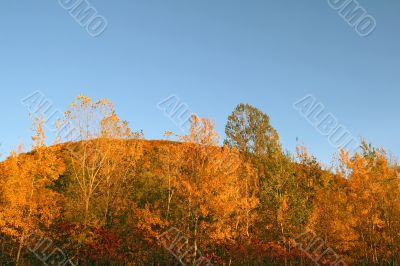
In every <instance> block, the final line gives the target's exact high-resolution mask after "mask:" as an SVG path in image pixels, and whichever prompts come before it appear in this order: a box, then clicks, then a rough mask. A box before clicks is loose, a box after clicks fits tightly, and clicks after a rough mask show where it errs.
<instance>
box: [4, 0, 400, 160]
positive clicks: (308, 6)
mask: <svg viewBox="0 0 400 266" xmlns="http://www.w3.org/2000/svg"><path fill="white" fill-rule="evenodd" d="M90 3H91V4H92V5H93V6H94V7H95V8H96V9H97V11H98V12H99V14H101V15H102V16H104V17H105V18H106V19H107V21H108V27H107V29H106V31H105V32H104V33H103V34H102V35H101V36H99V37H97V38H93V37H91V36H90V35H89V34H88V33H87V32H86V31H85V29H83V28H82V27H81V26H80V25H79V24H78V23H77V22H76V21H75V20H74V19H73V18H72V17H71V16H70V15H69V13H68V12H67V11H66V10H64V9H63V8H62V7H61V6H60V4H59V3H58V1H57V0H53V1H48V0H47V1H28V0H16V1H2V2H0V33H1V36H0V90H1V97H0V106H1V111H2V112H0V119H1V121H2V127H1V130H0V142H1V143H2V145H1V151H2V153H3V155H7V154H8V152H9V151H10V149H12V148H15V146H17V145H18V144H19V143H20V142H21V141H23V142H25V144H26V145H27V146H29V141H30V140H29V136H30V128H31V126H30V122H29V117H28V111H27V110H26V108H24V107H23V106H22V105H21V103H20V100H21V99H22V98H24V97H25V96H26V95H28V94H30V93H32V92H33V91H35V90H40V91H41V92H43V93H44V94H45V95H46V97H48V98H49V99H51V100H52V102H53V103H54V106H55V107H56V108H58V109H61V110H64V109H65V108H66V107H67V105H68V103H70V102H71V101H72V100H73V98H74V97H75V96H77V95H78V94H80V93H85V94H87V95H89V96H91V97H92V98H95V99H98V98H104V97H108V98H109V99H110V100H111V101H112V102H114V103H115V105H116V106H117V111H118V114H119V115H120V116H121V117H122V118H123V119H126V120H127V121H129V123H130V125H131V127H132V128H134V129H143V131H144V133H145V136H146V138H148V139H159V138H162V134H163V132H164V131H166V130H169V131H175V132H178V131H179V129H178V128H177V127H176V126H175V125H174V124H173V123H172V122H171V121H170V120H169V119H168V118H166V117H165V116H164V115H163V113H162V112H161V111H160V110H158V108H157V103H158V102H159V101H161V100H162V99H164V98H166V97H168V96H170V95H171V94H175V95H177V96H179V98H180V99H181V100H182V101H183V102H185V103H187V105H188V106H189V107H190V109H191V110H193V111H194V112H196V113H197V114H198V115H200V116H205V117H210V118H213V119H215V120H216V123H217V124H216V127H217V130H218V132H220V133H221V135H222V136H223V131H224V126H225V123H226V118H227V116H228V115H229V113H230V112H231V111H232V110H233V108H234V107H235V105H236V104H238V103H240V102H246V103H250V104H252V105H254V106H256V107H258V108H260V109H261V110H263V111H264V112H266V113H267V114H268V115H270V117H271V123H272V125H273V126H274V127H275V128H276V129H277V130H278V132H279V134H280V137H281V141H282V143H283V146H284V147H285V148H286V149H288V150H290V151H294V148H295V146H296V143H297V142H296V138H298V140H299V142H300V143H303V144H304V145H306V146H307V147H308V148H309V150H310V151H311V152H312V153H314V154H315V155H316V156H317V157H318V158H319V159H320V160H321V161H323V162H325V163H328V162H329V161H330V158H331V156H332V153H333V152H334V148H333V147H332V146H331V145H330V144H329V142H328V140H327V137H326V136H322V135H320V134H319V133H318V131H317V130H316V129H315V128H313V127H312V126H311V125H310V124H309V123H308V122H307V121H306V120H305V119H304V118H303V117H302V116H301V115H300V114H299V113H298V112H297V111H296V110H294V109H293V107H292V104H293V102H295V101H296V100H298V99H300V98H302V97H304V96H305V95H307V94H312V95H314V96H315V97H316V98H317V99H318V100H319V101H320V102H321V103H323V104H324V105H325V107H326V110H327V111H328V112H331V113H332V114H334V115H335V117H336V118H337V119H338V120H339V122H340V123H341V124H343V125H345V126H346V127H347V129H348V130H349V131H350V132H351V133H352V134H353V135H355V136H363V137H364V138H365V139H367V140H368V141H371V142H372V143H374V144H375V145H377V146H383V147H386V148H388V149H391V150H392V151H393V153H394V154H395V155H398V154H399V151H400V138H399V137H398V136H399V135H400V134H399V133H400V124H399V123H398V116H399V115H400V105H399V104H398V101H399V96H400V92H399V88H400V86H399V85H400V73H399V72H400V53H399V47H400V37H399V34H400V31H399V30H398V26H399V25H400V16H399V15H398V14H399V11H400V2H399V1H395V0H392V1H385V2H382V1H372V0H368V1H367V0H364V1H360V4H362V6H363V7H364V8H365V9H366V10H367V11H368V13H369V14H371V15H373V16H374V17H375V19H376V21H377V28H376V30H375V31H374V32H373V33H372V34H371V35H370V36H368V37H366V38H362V37H360V36H358V35H357V34H356V32H355V31H354V29H353V28H351V27H350V26H349V25H347V23H346V22H345V21H344V20H343V19H342V18H341V17H340V16H339V15H338V13H337V11H335V10H332V9H331V8H330V6H329V5H328V3H327V1H320V0H318V1H317V0H312V1H298V0H292V1H289V0H280V1H267V0H251V1H244V0H240V1H239V0H218V1H215V0H212V1H211V0H201V1H193V0H190V1H188V0H186V1H183V0H182V1H177V0H171V1H165V0H146V1H136V0H116V1H109V0H92V1H90Z"/></svg>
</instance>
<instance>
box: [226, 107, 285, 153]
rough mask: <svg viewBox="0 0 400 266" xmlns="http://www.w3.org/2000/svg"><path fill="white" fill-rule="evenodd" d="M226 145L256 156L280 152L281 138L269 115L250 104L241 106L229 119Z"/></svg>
mask: <svg viewBox="0 0 400 266" xmlns="http://www.w3.org/2000/svg"><path fill="white" fill-rule="evenodd" d="M225 134H226V140H225V143H226V144H228V146H229V147H236V148H237V149H238V150H239V151H241V152H243V153H245V154H250V155H254V156H265V155H272V154H275V153H277V152H280V150H281V148H280V144H279V136H278V133H277V132H276V130H275V129H274V128H273V127H272V126H271V125H270V122H269V117H268V115H266V114H264V113H263V112H262V111H260V110H259V109H257V108H255V107H253V106H251V105H249V104H243V103H242V104H239V105H238V106H236V108H235V110H234V111H233V112H232V114H231V115H230V116H229V117H228V122H227V124H226V127H225Z"/></svg>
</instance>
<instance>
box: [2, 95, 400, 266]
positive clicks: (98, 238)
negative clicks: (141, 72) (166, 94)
mask: <svg viewBox="0 0 400 266" xmlns="http://www.w3.org/2000/svg"><path fill="white" fill-rule="evenodd" d="M33 122H34V123H33V124H34V129H35V130H34V132H33V134H32V135H33V137H32V147H31V151H30V152H28V153H22V152H21V151H20V150H19V149H17V150H16V151H15V152H13V153H12V154H11V155H10V156H9V157H8V158H7V160H5V161H4V162H2V163H1V164H0V263H1V265H45V264H44V263H46V264H47V265H179V264H184V265H315V264H316V263H318V264H319V265H346V264H347V265H380V264H385V263H386V264H388V263H389V264H391V265H397V264H399V263H400V262H399V259H398V256H397V254H398V253H399V248H400V237H399V234H398V232H400V222H399V221H400V200H399V197H398V194H399V191H400V187H399V185H400V182H399V178H398V170H399V168H398V166H397V164H396V162H395V161H394V160H392V159H391V158H390V156H388V155H387V154H386V153H385V151H384V150H382V149H376V148H373V147H372V146H371V145H367V144H365V143H364V144H363V147H362V149H361V150H362V152H360V153H357V154H348V153H347V152H346V151H341V153H340V154H339V156H337V158H335V164H334V165H333V166H332V167H331V168H330V169H324V168H322V167H321V165H320V164H319V162H318V161H317V159H316V158H314V157H313V156H311V155H309V154H308V153H307V151H306V149H305V148H304V147H298V150H297V154H296V155H294V156H293V155H290V154H286V153H284V152H283V151H282V148H281V145H280V142H279V136H278V133H277V132H276V131H275V129H274V128H273V127H272V126H271V125H270V123H269V117H268V116H267V115H266V114H264V113H262V112H261V111H260V110H258V109H256V108H254V107H252V106H250V105H245V104H240V105H238V106H237V107H236V109H235V110H234V111H233V113H232V114H231V115H230V116H229V117H228V123H227V125H226V136H227V138H226V140H225V141H224V145H223V146H221V145H220V143H221V141H220V139H219V136H218V134H217V133H216V131H215V130H214V123H213V122H212V121H211V120H209V119H205V118H199V117H196V116H193V117H192V119H191V127H190V131H189V132H188V133H187V134H186V135H176V134H173V133H171V132H167V133H166V140H160V141H149V140H145V139H144V136H143V134H142V133H141V132H134V131H132V130H131V129H130V128H129V126H128V124H127V123H126V122H124V121H121V120H120V119H119V118H118V116H117V115H116V112H115V109H114V106H113V105H112V104H111V103H110V102H108V101H107V100H100V101H96V102H93V101H92V100H91V99H90V98H88V97H85V96H79V97H78V98H77V100H76V101H75V102H74V103H72V104H71V107H70V109H69V110H67V112H66V113H65V118H64V120H63V121H61V123H60V126H61V127H62V126H63V125H70V126H71V125H72V129H73V130H74V133H75V135H74V138H71V136H72V134H67V135H64V134H60V136H59V137H58V139H57V143H56V144H54V145H52V146H49V147H47V146H45V134H44V132H43V119H42V118H41V116H40V115H39V116H38V117H36V118H34V119H33ZM60 132H61V131H60Z"/></svg>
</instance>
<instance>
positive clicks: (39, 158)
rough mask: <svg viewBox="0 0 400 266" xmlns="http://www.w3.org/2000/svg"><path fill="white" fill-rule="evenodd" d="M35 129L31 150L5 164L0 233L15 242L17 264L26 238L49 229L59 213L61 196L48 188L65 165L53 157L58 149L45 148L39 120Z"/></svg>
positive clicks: (37, 119) (41, 125) (16, 155)
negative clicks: (41, 230) (35, 232)
mask: <svg viewBox="0 0 400 266" xmlns="http://www.w3.org/2000/svg"><path fill="white" fill-rule="evenodd" d="M34 130H35V135H34V136H33V137H32V139H33V145H32V148H33V149H32V151H31V152H30V153H27V154H18V153H17V152H13V153H12V155H11V157H10V158H9V160H7V161H6V164H5V169H6V171H5V173H4V175H5V177H4V178H5V181H4V184H3V185H4V186H3V193H4V194H3V203H4V204H3V205H1V210H0V230H1V233H4V234H5V235H7V236H9V237H11V238H12V239H14V240H15V241H18V252H17V255H16V264H17V265H18V264H19V263H20V258H21V252H22V249H23V247H24V246H25V243H26V241H27V240H26V237H27V235H28V234H30V233H33V232H34V231H36V230H40V229H42V228H48V227H49V226H50V225H51V224H52V223H53V221H54V220H55V218H57V217H58V216H59V214H60V213H59V212H60V208H59V206H60V204H59V202H60V200H61V195H60V194H58V193H57V192H55V191H54V190H52V189H51V185H52V184H53V183H54V182H55V181H56V180H57V179H58V178H59V176H60V175H61V174H62V173H63V172H64V170H65V167H64V162H63V160H62V159H61V158H58V157H57V156H56V155H55V151H56V150H57V149H58V148H57V147H52V148H47V147H45V145H44V141H45V135H44V131H43V119H42V118H40V117H39V118H35V119H34Z"/></svg>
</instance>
